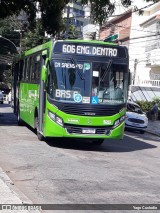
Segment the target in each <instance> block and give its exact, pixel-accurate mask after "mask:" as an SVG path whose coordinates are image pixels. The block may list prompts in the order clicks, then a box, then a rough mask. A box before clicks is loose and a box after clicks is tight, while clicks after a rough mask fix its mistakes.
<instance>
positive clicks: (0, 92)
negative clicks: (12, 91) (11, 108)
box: [0, 90, 3, 104]
mask: <svg viewBox="0 0 160 213" xmlns="http://www.w3.org/2000/svg"><path fill="white" fill-rule="evenodd" d="M0 103H1V104H3V92H2V91H1V90H0Z"/></svg>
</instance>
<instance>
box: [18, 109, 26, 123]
mask: <svg viewBox="0 0 160 213" xmlns="http://www.w3.org/2000/svg"><path fill="white" fill-rule="evenodd" d="M17 123H18V126H23V125H24V122H23V120H22V119H21V118H20V110H19V108H18V114H17Z"/></svg>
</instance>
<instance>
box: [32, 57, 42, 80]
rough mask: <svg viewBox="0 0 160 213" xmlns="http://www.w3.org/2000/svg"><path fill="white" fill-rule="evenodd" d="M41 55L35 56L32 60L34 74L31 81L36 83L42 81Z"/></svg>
mask: <svg viewBox="0 0 160 213" xmlns="http://www.w3.org/2000/svg"><path fill="white" fill-rule="evenodd" d="M40 58H41V57H40V55H35V56H34V57H33V59H32V73H31V80H32V81H34V82H38V81H39V79H40V73H41V69H40V63H41V60H40Z"/></svg>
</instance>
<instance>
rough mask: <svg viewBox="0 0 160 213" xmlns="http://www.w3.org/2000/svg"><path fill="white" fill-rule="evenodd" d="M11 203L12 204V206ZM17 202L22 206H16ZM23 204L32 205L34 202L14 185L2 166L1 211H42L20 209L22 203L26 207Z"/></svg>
mask: <svg viewBox="0 0 160 213" xmlns="http://www.w3.org/2000/svg"><path fill="white" fill-rule="evenodd" d="M2 204H3V205H2ZM9 204H12V207H11V206H10V205H9ZM16 204H19V205H20V206H14V205H16ZM23 204H30V205H32V202H31V201H30V200H29V199H28V198H27V197H26V196H25V195H24V194H22V192H20V191H19V190H18V189H17V188H16V187H15V186H14V183H13V182H12V181H11V180H10V178H9V177H8V176H7V175H6V173H5V172H4V171H3V170H2V169H1V167H0V212H1V211H2V212H3V213H19V212H21V213H29V212H34V213H40V212H39V211H38V210H20V209H19V210H18V208H19V207H20V208H21V205H22V208H23V207H24V206H23Z"/></svg>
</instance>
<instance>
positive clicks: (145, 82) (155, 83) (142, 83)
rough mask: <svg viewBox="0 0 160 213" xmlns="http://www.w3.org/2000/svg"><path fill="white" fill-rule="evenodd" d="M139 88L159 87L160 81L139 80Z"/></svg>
mask: <svg viewBox="0 0 160 213" xmlns="http://www.w3.org/2000/svg"><path fill="white" fill-rule="evenodd" d="M139 86H147V87H160V80H141V81H140V82H139Z"/></svg>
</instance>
